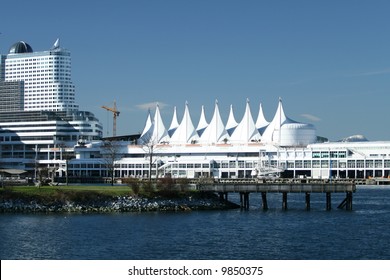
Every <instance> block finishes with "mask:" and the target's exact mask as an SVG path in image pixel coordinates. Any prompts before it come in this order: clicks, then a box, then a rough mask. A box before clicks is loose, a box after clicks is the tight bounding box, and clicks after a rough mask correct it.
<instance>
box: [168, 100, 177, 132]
mask: <svg viewBox="0 0 390 280" xmlns="http://www.w3.org/2000/svg"><path fill="white" fill-rule="evenodd" d="M178 126H179V122H178V121H177V113H176V106H175V107H174V108H173V117H172V121H171V125H170V126H169V129H168V134H169V136H172V134H173V133H174V132H175V130H176V128H178Z"/></svg>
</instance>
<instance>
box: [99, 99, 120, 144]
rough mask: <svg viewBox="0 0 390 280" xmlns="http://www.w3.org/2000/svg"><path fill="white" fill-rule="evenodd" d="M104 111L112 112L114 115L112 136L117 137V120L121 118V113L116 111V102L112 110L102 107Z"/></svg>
mask: <svg viewBox="0 0 390 280" xmlns="http://www.w3.org/2000/svg"><path fill="white" fill-rule="evenodd" d="M102 108H103V109H106V110H107V111H110V112H112V114H113V126H112V136H114V137H115V136H116V118H117V117H118V116H119V111H118V110H117V109H116V101H115V100H114V107H112V108H110V107H107V106H102Z"/></svg>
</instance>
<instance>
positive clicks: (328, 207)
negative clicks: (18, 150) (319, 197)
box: [326, 192, 332, 211]
mask: <svg viewBox="0 0 390 280" xmlns="http://www.w3.org/2000/svg"><path fill="white" fill-rule="evenodd" d="M331 209H332V199H331V194H330V192H327V193H326V210H327V211H329V210H331Z"/></svg>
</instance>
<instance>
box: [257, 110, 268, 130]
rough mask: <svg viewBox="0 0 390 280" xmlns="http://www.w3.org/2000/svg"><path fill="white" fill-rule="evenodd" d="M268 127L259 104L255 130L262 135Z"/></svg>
mask: <svg viewBox="0 0 390 280" xmlns="http://www.w3.org/2000/svg"><path fill="white" fill-rule="evenodd" d="M268 125H269V121H267V120H266V119H265V117H264V113H263V106H262V105H261V103H260V107H259V114H258V115H257V120H256V128H257V129H258V130H259V132H260V134H263V133H264V131H265V129H266V127H267V126H268Z"/></svg>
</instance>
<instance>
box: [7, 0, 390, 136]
mask: <svg viewBox="0 0 390 280" xmlns="http://www.w3.org/2000/svg"><path fill="white" fill-rule="evenodd" d="M15 3H17V4H15ZM1 10H2V13H1V14H2V15H1V20H0V22H1V25H0V32H1V33H2V34H0V52H1V53H3V54H5V53H7V52H8V49H9V47H10V46H11V45H12V44H13V43H15V42H17V41H19V40H24V41H26V42H28V43H29V44H30V45H31V46H32V47H33V49H34V50H35V51H42V50H47V49H49V48H50V47H51V46H52V45H53V43H54V41H55V40H56V38H60V40H61V46H62V47H64V48H67V49H69V50H70V51H71V53H72V67H73V69H72V71H73V72H72V75H73V77H72V78H73V82H74V84H75V86H76V94H77V103H78V104H79V105H80V108H81V109H83V110H88V111H92V112H94V113H95V115H96V116H97V117H98V118H99V119H100V120H101V122H102V124H103V125H104V127H105V131H104V135H107V133H109V134H111V133H112V115H111V114H109V113H108V112H107V111H105V110H104V109H102V108H101V106H102V105H107V106H111V105H112V104H113V100H114V99H115V100H116V102H117V107H118V109H119V110H120V112H121V114H120V116H119V117H118V124H117V125H118V129H117V134H118V135H122V134H133V133H137V132H140V131H142V129H143V126H144V123H145V120H146V116H147V110H148V108H150V109H151V110H152V112H154V105H150V104H155V103H156V102H158V103H159V104H160V109H161V113H162V116H163V119H164V122H165V125H166V126H167V127H168V126H169V124H170V121H171V118H172V111H173V106H177V110H178V117H179V121H180V119H181V116H182V113H183V111H184V104H185V102H186V101H188V103H189V107H190V112H191V116H192V120H193V122H194V125H195V126H196V125H197V122H198V120H199V115H200V110H201V105H205V111H206V117H207V119H208V120H210V118H211V116H212V112H213V108H214V103H215V100H216V99H217V100H218V101H219V108H220V111H221V115H222V118H223V120H224V121H226V119H227V115H228V110H229V107H230V104H233V106H234V109H235V116H236V119H237V121H239V120H240V119H241V118H242V114H243V112H244V108H245V102H246V99H247V98H248V99H249V100H250V104H251V110H252V115H253V116H254V117H256V116H257V112H258V107H259V103H260V102H261V103H262V104H263V109H264V113H265V116H266V118H267V119H268V120H269V121H270V120H271V119H272V118H273V115H274V113H275V110H276V107H277V102H278V98H279V97H281V98H282V100H283V104H284V108H285V112H286V114H287V116H289V117H290V118H292V119H294V120H296V121H301V122H306V123H312V124H314V125H315V126H316V128H317V134H318V135H320V136H325V137H328V138H329V139H331V140H338V139H341V138H343V137H346V136H350V135H354V134H363V135H365V136H366V137H367V138H368V139H370V140H390V130H389V129H388V122H389V110H388V108H389V106H390V79H389V78H390V59H389V58H390V53H389V52H390V17H389V11H390V1H379V0H367V1H360V0H350V1H347V0H344V1H343V0H339V1H333V0H327V1H314V0H312V1H309V0H307V1H303V0H302V1H300V0H296V1H288V0H285V1H278V0H274V1H270V0H268V1H266V0H257V1H254V0H197V1H194V0H192V1H191V0H165V1H163V0H144V1H141V0H138V1H135V0H120V1H118V0H112V1H99V0H95V1H76V0H68V1H63V2H53V1H44V0H41V1H39V0H36V1H24V0H21V1H17V2H14V1H5V2H4V3H2V7H1Z"/></svg>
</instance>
